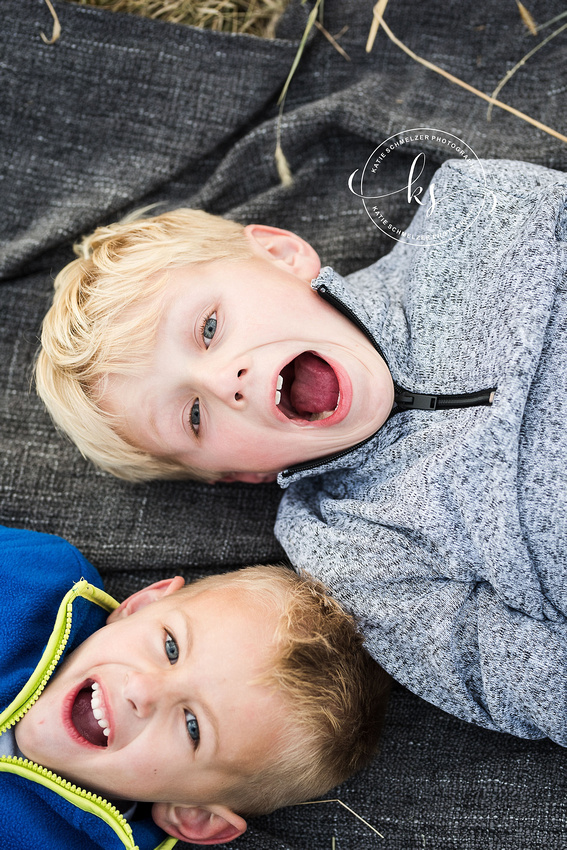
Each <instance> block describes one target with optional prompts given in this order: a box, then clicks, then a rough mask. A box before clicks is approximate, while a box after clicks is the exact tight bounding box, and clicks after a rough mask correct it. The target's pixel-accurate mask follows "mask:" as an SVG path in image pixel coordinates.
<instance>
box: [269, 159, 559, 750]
mask: <svg viewBox="0 0 567 850" xmlns="http://www.w3.org/2000/svg"><path fill="white" fill-rule="evenodd" d="M484 170H485V173H486V185H487V189H488V190H490V192H492V193H493V195H490V197H491V201H492V200H493V199H495V206H494V209H493V210H492V211H491V212H487V214H486V215H485V214H481V215H480V216H479V217H478V218H477V220H476V222H475V223H474V224H473V225H472V226H471V227H470V228H469V229H467V230H465V231H464V232H462V233H461V234H459V235H458V236H457V237H456V238H454V239H451V240H450V241H447V242H446V243H444V244H433V245H431V246H428V247H421V246H420V247H415V246H413V245H403V244H402V243H398V244H397V245H396V247H395V248H394V249H393V251H392V252H391V254H390V255H389V256H387V257H385V258H384V259H383V260H380V261H378V262H377V263H376V264H375V265H374V266H371V267H370V268H369V269H365V270H363V271H361V272H357V273H356V274H354V275H351V276H350V277H349V278H347V279H346V280H343V279H342V278H340V277H339V276H338V275H336V274H335V273H334V272H333V271H332V270H331V269H326V270H324V271H323V273H322V275H321V276H320V278H318V280H317V282H316V283H315V284H314V287H315V288H317V286H318V285H320V284H321V283H323V282H324V283H325V285H326V286H327V288H328V289H329V290H330V291H331V292H333V293H334V294H335V295H337V296H338V297H339V298H340V299H341V300H343V301H345V302H347V303H348V306H350V307H351V309H353V310H354V312H355V313H356V314H357V315H358V316H359V318H362V319H363V320H364V322H365V323H366V325H367V327H368V328H369V330H370V331H371V333H372V334H373V335H374V337H375V339H376V341H377V343H378V345H379V346H380V348H381V349H382V351H383V352H384V355H385V358H386V361H387V362H388V364H389V367H390V370H391V372H392V375H393V378H394V380H395V381H396V382H397V383H399V384H401V385H402V386H404V387H406V388H408V389H410V390H412V391H415V392H423V393H443V394H445V393H467V392H472V391H474V390H480V389H484V388H486V387H497V390H496V395H495V398H494V403H493V405H492V406H490V407H470V408H466V409H462V410H445V411H441V410H437V411H419V410H417V411H405V412H398V413H396V414H395V415H393V416H392V417H391V418H390V419H389V421H388V422H387V423H386V424H385V425H384V427H383V428H382V429H381V430H380V431H379V432H378V434H377V436H376V437H375V438H374V439H372V440H371V441H370V442H367V443H366V444H365V445H364V446H362V447H360V448H358V449H356V450H355V451H353V452H352V453H351V454H350V455H347V456H346V457H345V458H341V459H340V460H336V461H334V462H330V463H323V464H322V465H321V466H320V467H319V468H317V469H314V470H311V471H310V472H309V473H308V474H307V475H306V477H305V478H304V480H301V478H302V474H301V473H296V474H295V475H294V474H292V475H291V476H286V475H285V474H284V475H282V476H280V483H282V484H283V485H284V486H287V485H288V484H289V483H290V482H291V486H290V488H289V490H288V491H287V494H286V496H285V497H284V499H283V501H282V503H281V506H280V512H279V516H278V521H277V524H276V534H277V536H278V537H279V539H280V541H281V543H282V544H283V546H284V548H285V549H286V551H287V554H288V555H289V557H290V558H291V560H292V562H293V563H294V564H295V565H296V566H298V567H300V568H302V569H304V570H309V571H310V572H312V573H314V574H315V575H316V576H317V577H318V578H320V579H322V580H323V581H324V582H325V583H326V584H327V585H328V586H329V587H330V588H331V589H332V591H333V593H334V595H336V596H337V597H338V598H339V599H341V601H343V602H344V603H345V604H346V605H347V606H348V607H349V608H350V609H351V610H353V611H354V612H355V613H356V614H357V615H358V617H359V618H360V619H361V622H362V624H363V628H364V631H365V634H366V639H367V645H368V648H369V649H370V651H371V652H372V654H373V655H374V657H375V658H376V659H377V660H378V661H379V662H380V663H381V664H382V665H383V666H384V667H385V668H386V669H387V670H388V671H389V672H390V673H392V675H394V676H395V677H396V678H397V679H398V680H399V681H400V682H402V683H403V684H404V685H406V686H407V687H408V688H410V689H411V690H412V691H414V692H415V693H417V694H419V695H420V696H423V697H425V699H427V700H429V701H430V702H432V703H434V704H435V705H437V706H439V707H441V708H443V709H445V710H446V711H449V712H451V713H453V714H456V715H457V716H458V717H461V718H463V719H465V720H470V721H474V722H476V723H479V724H480V725H482V726H486V727H488V728H492V729H500V730H503V731H506V732H510V733H512V734H515V735H520V736H522V737H527V738H537V737H541V736H545V735H547V736H549V737H550V738H552V739H553V740H555V741H557V742H559V743H561V744H563V745H567V674H566V670H567V623H566V614H567V525H566V519H567V462H566V461H565V451H566V450H567V429H566V428H565V422H566V419H567V373H566V370H565V362H566V359H567V334H566V333H565V329H566V327H567V298H566V293H565V269H566V264H567V243H566V242H565V233H564V230H563V229H562V222H563V220H564V218H563V216H564V213H565V200H566V197H567V178H566V176H565V175H564V174H562V173H559V172H556V171H551V170H547V169H544V168H541V167H539V166H533V165H527V164H525V163H515V162H508V161H499V162H498V161H490V162H485V163H484ZM435 187H436V195H437V196H438V197H439V198H441V199H444V201H442V202H441V203H440V204H439V205H438V206H437V207H436V209H435V210H434V213H433V215H431V216H430V217H428V216H427V213H426V208H425V207H422V208H421V210H420V213H419V215H418V216H417V217H416V219H415V220H414V223H413V224H412V232H413V233H414V234H416V233H420V234H423V235H427V234H429V233H432V232H433V231H435V230H438V229H440V227H441V229H444V226H447V227H449V226H450V225H451V224H452V223H453V224H454V223H455V222H459V220H461V219H462V217H463V216H464V215H465V214H466V212H467V210H469V209H471V207H473V206H475V205H478V204H479V203H480V202H481V200H482V194H483V183H482V181H481V180H479V179H477V178H476V177H474V176H470V175H469V171H468V167H467V165H465V164H464V163H463V162H462V161H457V160H454V161H450V162H448V163H446V164H445V165H444V166H443V168H442V169H441V170H440V171H439V172H438V173H437V174H436V175H435ZM490 205H491V204H490ZM490 205H489V207H490Z"/></svg>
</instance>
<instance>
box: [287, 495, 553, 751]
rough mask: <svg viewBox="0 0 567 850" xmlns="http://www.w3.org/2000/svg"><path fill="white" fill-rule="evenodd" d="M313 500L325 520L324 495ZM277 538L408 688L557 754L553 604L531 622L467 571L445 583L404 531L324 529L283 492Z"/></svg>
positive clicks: (433, 561) (346, 525) (362, 523)
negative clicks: (543, 741) (545, 743)
mask: <svg viewBox="0 0 567 850" xmlns="http://www.w3.org/2000/svg"><path fill="white" fill-rule="evenodd" d="M318 499H319V500H320V503H323V504H322V505H321V504H320V508H321V509H322V512H323V513H325V503H326V505H327V507H328V501H329V499H328V493H327V494H323V493H319V496H318ZM359 507H360V506H359ZM342 509H343V510H347V511H348V506H347V505H346V504H345V503H344V501H343V503H342ZM369 513H371V511H369ZM317 514H318V515H317ZM328 518H329V517H328V515H327V519H328ZM291 529H293V531H292V533H290V530H291ZM276 533H277V534H278V536H279V537H280V539H281V540H282V542H283V543H284V545H285V547H286V549H287V552H288V555H289V556H290V558H291V560H292V562H293V563H294V564H295V565H296V566H298V568H299V569H300V570H303V571H306V572H309V573H311V574H314V575H315V576H317V577H318V578H319V579H321V580H323V581H324V582H325V583H326V584H327V585H328V586H329V588H330V590H331V591H332V593H333V595H334V596H335V597H336V598H338V599H339V601H340V602H341V603H342V604H343V605H344V606H345V607H347V608H348V609H349V610H351V611H352V612H353V613H354V614H355V616H356V617H357V619H358V621H359V623H360V625H361V627H362V629H363V632H364V634H365V638H366V645H367V648H368V650H369V651H370V653H371V654H372V655H373V657H374V658H376V660H377V661H378V662H379V663H380V664H381V665H382V666H383V667H385V669H386V670H388V672H389V673H391V674H392V675H393V676H394V678H396V679H397V680H398V681H399V682H401V683H402V684H403V685H405V686H406V687H407V688H409V689H410V690H411V691H413V692H414V693H416V694H418V695H419V696H421V697H423V698H424V699H426V700H428V701H429V702H431V703H433V704H434V705H436V706H438V707H439V708H442V709H443V710H445V711H447V712H449V713H451V714H454V715H456V716H458V717H460V718H461V719H463V720H467V721H470V722H474V723H476V724H478V725H481V726H484V727H486V728H489V729H495V730H500V731H504V732H509V733H511V734H514V735H518V736H520V737H525V738H542V737H546V736H547V737H550V738H551V739H553V740H554V741H556V742H557V743H559V744H562V745H564V746H567V693H566V689H567V684H566V670H567V623H566V618H565V616H564V615H563V614H562V613H561V612H560V611H558V610H556V609H555V608H553V606H552V605H550V604H547V605H546V606H545V611H544V612H543V613H540V614H538V616H537V617H535V616H530V615H528V614H526V613H525V612H522V611H520V610H516V609H514V608H512V607H510V605H508V604H507V603H506V602H505V601H503V599H502V598H501V594H499V592H498V591H497V590H495V588H494V587H493V586H492V585H491V584H490V582H488V581H486V580H479V579H478V578H476V577H475V576H474V575H473V574H472V572H471V571H470V570H469V569H465V568H464V567H462V569H461V573H460V575H459V576H458V577H452V578H450V577H448V576H447V575H446V573H447V572H449V571H450V570H453V565H451V564H450V563H448V564H445V565H443V563H442V562H441V561H440V559H439V557H438V553H435V552H434V551H432V550H431V548H429V547H428V546H427V545H425V544H424V545H423V546H422V547H418V546H417V545H416V538H415V536H414V535H412V534H411V533H410V532H408V531H407V529H403V528H398V529H394V528H387V529H386V528H384V527H382V526H380V525H377V524H374V523H372V522H371V521H369V520H368V519H366V520H365V519H362V518H361V517H360V516H359V517H358V518H357V522H356V523H351V522H347V521H345V517H344V514H343V515H342V518H341V519H340V520H339V521H337V522H334V523H333V524H332V525H329V523H328V522H323V521H322V513H321V510H319V511H318V512H317V513H316V512H314V511H312V510H310V509H309V500H305V501H302V500H301V499H298V498H295V494H293V493H289V492H288V494H286V498H285V499H284V501H283V502H282V505H281V508H280V514H279V518H278V523H277V526H276ZM444 567H445V568H444ZM444 573H445V575H444Z"/></svg>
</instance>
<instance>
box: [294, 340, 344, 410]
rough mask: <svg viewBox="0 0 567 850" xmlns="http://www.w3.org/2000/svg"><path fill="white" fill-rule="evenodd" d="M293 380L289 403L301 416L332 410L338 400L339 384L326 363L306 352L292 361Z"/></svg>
mask: <svg viewBox="0 0 567 850" xmlns="http://www.w3.org/2000/svg"><path fill="white" fill-rule="evenodd" d="M294 366H295V378H294V381H293V385H292V387H291V393H290V398H291V403H292V404H293V406H294V407H295V409H296V410H297V412H298V413H299V414H301V415H305V414H309V413H322V412H323V411H327V410H334V409H335V407H336V406H337V402H338V400H339V384H338V381H337V379H336V377H335V373H334V372H333V370H332V369H331V367H330V366H329V364H328V363H326V362H325V361H324V360H321V358H320V357H317V355H316V354H311V352H309V351H306V352H305V353H304V354H300V355H299V357H296V358H295V360H294Z"/></svg>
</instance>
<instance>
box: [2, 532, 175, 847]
mask: <svg viewBox="0 0 567 850" xmlns="http://www.w3.org/2000/svg"><path fill="white" fill-rule="evenodd" d="M101 587H102V583H101V579H100V576H99V574H98V573H97V571H96V570H95V569H94V567H92V566H91V564H89V563H88V561H86V560H85V558H84V557H83V556H82V555H81V554H80V552H78V551H77V550H76V549H75V548H74V547H73V546H71V545H70V544H69V543H67V542H65V541H64V540H62V539H61V538H59V537H53V536H51V535H47V534H38V533H35V532H32V531H24V530H20V529H10V528H4V527H0V600H1V605H2V617H0V710H1V714H0V735H6V734H8V733H7V732H6V729H7V728H10V727H12V726H13V723H14V721H15V720H17V718H18V712H19V710H20V706H25V705H26V704H27V703H28V700H29V698H30V697H31V696H32V695H33V692H34V690H35V689H36V681H37V680H38V679H41V678H42V676H43V671H44V670H49V668H50V667H51V665H52V663H53V662H54V661H55V664H53V669H56V666H57V663H59V661H60V660H62V659H63V658H64V657H65V655H66V654H67V652H70V651H72V650H73V649H74V648H75V647H77V646H78V645H79V644H80V643H82V642H83V641H84V640H85V639H86V638H87V637H88V636H89V635H90V634H92V633H93V632H94V631H96V630H97V629H99V628H101V627H102V626H103V625H104V623H105V621H106V617H107V616H108V611H109V610H112V608H113V607H115V606H116V603H115V602H114V600H112V599H111V597H109V596H107V595H106V594H105V593H104V592H103V591H100V590H98V589H99V588H101ZM65 597H67V599H68V602H67V604H66V605H65V606H63V610H62V615H63V621H62V626H61V623H60V621H59V620H58V621H57V623H56V617H57V615H58V612H59V611H60V608H61V602H62V600H63V599H64V598H65ZM70 612H71V613H72V620H71V628H70V632H69V635H68V639H67V642H66V646H65V648H64V651H63V653H62V655H61V658H60V659H57V646H58V645H60V644H61V641H62V640H63V641H64V640H65V632H66V623H67V626H68V615H69V613H70ZM28 683H33V689H32V691H31V693H29V694H28V693H27V692H26V687H27V686H28ZM47 774H48V771H47V770H46V769H44V768H41V766H38V765H31V764H30V763H28V762H26V761H24V760H22V759H16V758H9V757H6V756H3V757H2V758H0V837H1V841H0V844H1V846H2V847H13V848H18V850H37V848H42V850H49V848H53V850H63V848H65V850H90V849H91V848H92V850H100V848H104V850H124V847H128V848H132V850H133V848H136V847H137V848H139V850H156V848H158V847H161V848H162V850H165V848H166V847H167V848H170V847H172V846H173V845H174V844H175V843H176V842H175V839H171V838H169V837H168V836H166V835H165V833H164V832H163V831H162V830H161V829H159V828H158V827H157V826H156V825H155V824H154V822H153V821H152V820H151V818H149V817H148V818H146V819H145V820H139V821H133V822H132V823H131V824H128V823H127V822H125V821H124V820H123V819H122V818H121V817H119V816H117V814H118V813H116V812H114V813H113V812H112V811H109V809H111V807H110V805H108V806H106V807H105V806H103V805H101V804H100V802H99V801H97V800H96V799H94V800H92V799H89V796H88V795H87V796H82V795H81V794H80V793H78V792H76V791H74V790H73V789H71V788H70V783H66V782H65V781H63V782H62V783H61V782H60V781H59V779H58V778H55V779H53V778H52V777H50V776H48V775H47ZM79 792H80V789H79Z"/></svg>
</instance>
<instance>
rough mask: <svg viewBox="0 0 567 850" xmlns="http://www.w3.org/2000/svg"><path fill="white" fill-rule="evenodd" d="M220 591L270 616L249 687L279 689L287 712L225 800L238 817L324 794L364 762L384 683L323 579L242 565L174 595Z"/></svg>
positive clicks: (380, 712) (374, 741) (371, 751)
mask: <svg viewBox="0 0 567 850" xmlns="http://www.w3.org/2000/svg"><path fill="white" fill-rule="evenodd" d="M227 586H230V587H234V588H239V589H240V590H241V591H245V592H246V593H247V594H250V595H251V597H252V598H253V600H254V603H255V604H263V605H267V606H270V607H272V608H273V607H274V606H275V609H276V611H277V614H278V624H277V627H276V630H275V633H274V645H273V655H272V665H271V668H270V669H269V670H268V671H267V672H266V673H265V674H264V675H263V676H261V677H260V678H259V679H258V680H256V681H257V683H259V684H263V685H265V686H267V687H270V688H274V689H275V690H277V692H278V693H279V694H280V695H281V697H282V698H283V700H284V703H285V704H286V705H287V707H288V722H287V725H286V730H285V733H284V735H283V739H284V740H283V743H281V744H279V745H278V746H277V747H276V748H275V749H274V751H273V752H272V753H271V754H270V757H269V758H268V761H267V764H266V766H265V768H264V769H263V770H261V771H260V772H257V773H256V774H254V775H252V776H249V777H247V778H246V781H242V780H240V781H239V782H238V783H237V784H236V785H235V788H234V789H233V792H232V797H231V798H230V799H228V800H227V801H224V802H226V804H229V805H231V806H232V808H233V809H234V811H237V812H238V813H239V814H242V815H244V816H251V815H258V814H266V813H268V812H271V811H274V810H275V809H277V808H280V807H281V806H289V805H292V804H294V803H299V802H302V801H304V800H308V799H310V798H312V797H314V796H318V795H320V794H324V793H326V792H327V791H328V790H329V789H330V788H333V787H334V786H335V785H338V784H339V783H341V782H343V781H344V780H345V779H347V778H348V777H349V776H350V775H351V774H353V773H354V772H356V771H357V770H360V769H361V768H362V767H364V766H365V765H367V764H368V763H369V762H370V761H371V759H372V757H373V756H374V755H375V754H376V751H377V747H378V742H379V738H380V732H381V729H382V725H383V721H384V714H385V710H386V705H387V701H388V696H389V691H390V683H391V679H390V677H389V676H388V674H387V673H386V672H385V671H384V670H383V669H382V668H381V667H380V666H379V665H378V664H377V663H376V662H375V661H374V660H373V659H372V658H371V656H370V655H369V653H368V652H367V651H366V650H365V648H364V645H363V637H362V634H361V633H360V631H359V629H358V627H357V624H356V621H355V620H354V618H353V617H352V616H351V615H350V614H348V613H347V612H346V611H345V610H344V609H343V608H342V607H341V606H340V605H339V603H338V602H337V601H336V600H335V599H333V598H332V597H331V596H330V595H329V593H328V591H327V589H326V588H325V586H324V585H323V584H322V583H321V582H319V581H316V580H315V579H313V578H312V577H310V576H308V575H301V576H300V575H298V574H297V573H295V572H294V571H293V570H292V569H289V568H287V567H277V566H260V567H247V568H245V569H242V570H237V571H235V572H231V573H226V574H223V575H216V576H210V577H208V578H205V579H201V580H200V581H198V582H196V583H194V584H191V585H188V586H187V587H185V588H183V589H182V590H181V591H179V593H187V592H196V591H199V590H205V589H209V588H211V589H214V588H215V587H222V588H225V587H227Z"/></svg>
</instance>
